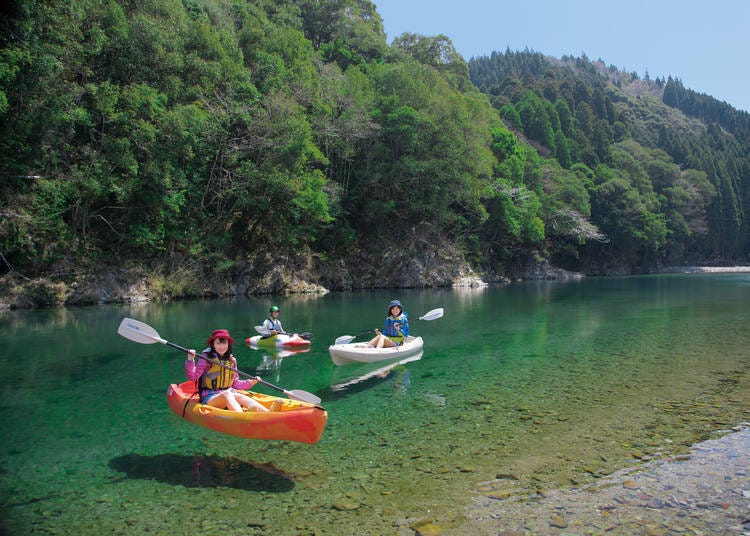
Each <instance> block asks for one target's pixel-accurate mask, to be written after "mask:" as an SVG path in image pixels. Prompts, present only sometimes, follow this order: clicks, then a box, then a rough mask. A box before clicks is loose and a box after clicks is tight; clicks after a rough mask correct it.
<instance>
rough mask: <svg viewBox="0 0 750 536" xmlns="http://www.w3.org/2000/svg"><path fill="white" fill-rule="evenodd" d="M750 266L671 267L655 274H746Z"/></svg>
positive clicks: (749, 270)
mask: <svg viewBox="0 0 750 536" xmlns="http://www.w3.org/2000/svg"><path fill="white" fill-rule="evenodd" d="M748 272H750V266H672V267H670V268H664V269H663V270H662V271H660V272H654V275H657V274H704V273H705V274H720V273H728V274H729V273H748Z"/></svg>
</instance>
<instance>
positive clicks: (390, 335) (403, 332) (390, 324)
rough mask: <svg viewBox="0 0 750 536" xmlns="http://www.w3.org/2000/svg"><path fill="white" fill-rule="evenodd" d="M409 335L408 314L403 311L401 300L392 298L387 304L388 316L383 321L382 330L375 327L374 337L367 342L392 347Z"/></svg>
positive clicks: (375, 345) (402, 341)
mask: <svg viewBox="0 0 750 536" xmlns="http://www.w3.org/2000/svg"><path fill="white" fill-rule="evenodd" d="M408 336H409V315H407V314H406V313H405V312H404V308H403V306H402V305H401V302H400V301H398V300H392V301H391V303H389V304H388V316H387V317H386V318H385V322H384V323H383V331H380V330H379V329H377V328H375V337H374V338H373V339H372V340H371V341H370V342H369V343H367V346H372V347H374V348H392V347H394V346H400V345H402V344H403V343H404V339H406V337H408Z"/></svg>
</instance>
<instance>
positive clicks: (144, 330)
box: [117, 318, 320, 404]
mask: <svg viewBox="0 0 750 536" xmlns="http://www.w3.org/2000/svg"><path fill="white" fill-rule="evenodd" d="M117 333H119V334H120V335H122V336H123V337H125V338H126V339H129V340H131V341H134V342H139V343H141V344H153V343H155V342H159V343H161V344H166V345H167V346H170V347H172V348H174V349H175V350H179V351H181V352H184V353H186V354H187V353H189V350H188V349H187V348H185V347H184V346H180V345H179V344H175V343H173V342H170V341H168V340H166V339H162V338H161V337H160V336H159V334H158V333H157V332H156V330H155V329H154V328H152V327H151V326H149V325H148V324H144V323H143V322H140V321H138V320H133V319H132V318H123V319H122V322H121V323H120V327H119V328H118V330H117ZM195 355H197V356H198V357H199V358H200V359H203V360H205V361H210V362H211V363H216V362H215V361H214V360H213V359H209V358H207V357H205V356H204V355H202V354H198V353H197V352H196V354H195ZM216 364H218V365H219V366H220V367H222V368H225V369H227V370H231V371H232V372H235V373H237V374H238V375H240V376H244V377H246V378H253V379H255V380H257V381H258V383H262V384H263V385H265V386H266V387H270V388H271V389H275V390H277V391H280V392H282V393H284V394H285V395H287V396H288V397H290V398H294V399H295V400H301V401H302V402H308V403H310V404H320V398H319V397H317V396H315V395H314V394H312V393H308V392H307V391H302V390H301V389H294V390H292V391H287V390H286V389H284V388H282V387H279V386H277V385H274V384H272V383H269V382H267V381H266V380H264V379H263V378H261V377H259V376H252V375H251V374H248V373H246V372H242V371H241V370H239V369H236V368H234V367H229V366H227V365H224V364H223V363H216Z"/></svg>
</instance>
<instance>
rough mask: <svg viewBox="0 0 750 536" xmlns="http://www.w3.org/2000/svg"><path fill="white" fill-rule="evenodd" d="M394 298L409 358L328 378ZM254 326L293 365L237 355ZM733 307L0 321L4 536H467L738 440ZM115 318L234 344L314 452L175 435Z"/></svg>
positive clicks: (262, 306)
mask: <svg viewBox="0 0 750 536" xmlns="http://www.w3.org/2000/svg"><path fill="white" fill-rule="evenodd" d="M393 298H399V299H400V300H401V301H402V302H403V303H404V305H405V309H406V311H407V312H408V313H409V315H410V318H411V319H412V320H411V329H412V333H414V334H419V335H421V336H422V337H423V338H424V340H425V348H424V354H423V357H422V358H421V359H419V360H417V361H413V362H410V363H405V364H402V365H399V366H397V367H395V368H393V369H392V370H390V371H387V372H384V373H381V374H376V375H370V374H369V373H370V372H372V371H371V370H365V369H360V368H358V367H356V366H352V367H336V366H335V365H334V364H333V363H332V362H331V359H330V357H329V356H328V352H327V346H328V345H329V344H331V343H332V342H333V340H334V339H336V337H339V336H341V335H346V334H348V335H354V334H356V333H358V332H361V331H364V330H367V329H371V328H374V327H379V326H380V324H381V323H382V319H383V317H384V316H385V314H386V307H387V303H388V302H389V301H390V300H391V299H393ZM271 304H276V305H279V306H280V308H281V320H282V321H283V322H284V326H285V328H286V329H287V330H294V331H298V332H303V331H309V332H311V333H313V336H314V337H313V344H312V348H311V350H310V351H309V352H305V353H299V354H293V355H286V356H285V355H278V354H273V353H268V352H265V351H259V350H253V349H251V348H248V347H247V346H246V345H245V344H244V342H243V340H244V339H245V338H246V337H249V336H251V335H255V332H254V330H253V326H254V325H257V324H259V323H260V322H261V321H262V320H263V318H264V316H265V312H266V311H267V310H268V307H269V306H270V305H271ZM749 305H750V274H747V273H737V274H723V273H722V274H664V275H653V276H639V277H608V278H589V279H584V280H581V281H571V282H549V281H544V282H525V283H514V284H511V285H508V286H498V287H488V288H484V289H439V290H403V291H393V290H391V291H367V292H348V293H331V294H327V295H325V296H319V297H284V298H272V297H264V298H247V299H246V298H242V299H233V300H214V301H190V302H176V303H168V304H140V305H127V306H114V305H107V306H96V307H85V308H66V309H50V310H34V311H10V312H3V313H0V345H1V347H2V348H3V351H2V360H3V367H2V372H1V373H0V374H2V385H3V396H2V399H1V400H0V407H1V408H2V412H3V419H2V425H0V426H1V427H2V428H1V429H0V431H1V432H2V434H3V436H4V448H3V450H2V454H0V459H1V460H2V464H1V465H0V467H2V470H1V472H0V516H1V517H0V523H1V524H0V534H6V533H7V534H14V535H15V534H29V533H32V532H34V533H45V534H102V533H110V534H195V533H196V532H201V533H206V534H216V533H220V532H223V533H224V534H243V535H248V534H249V535H252V534H274V535H287V534H289V535H297V534H331V535H338V534H362V535H376V534H377V535H380V534H413V533H414V530H415V528H418V527H420V526H421V527H424V526H426V525H427V524H428V523H430V524H434V525H435V526H437V527H440V528H441V529H442V530H443V532H444V533H446V534H449V533H451V531H453V532H454V533H456V534H458V533H461V532H464V531H465V532H466V533H470V531H471V529H470V528H467V519H468V518H467V515H469V514H468V512H469V509H470V508H472V507H474V506H475V505H476V503H477V500H478V498H479V499H482V498H486V497H488V496H489V497H491V498H495V499H500V500H502V499H503V497H505V495H504V494H525V495H531V494H534V493H547V492H549V491H550V490H557V489H564V488H568V487H570V486H587V485H591V484H592V483H596V482H598V481H600V480H602V479H606V478H607V477H608V476H610V475H612V474H613V473H615V472H617V471H621V470H624V469H627V468H629V467H632V466H633V465H635V464H639V463H644V462H648V461H651V460H656V459H659V458H662V457H667V456H675V455H680V454H685V453H688V452H689V451H690V448H691V446H694V445H696V444H698V443H700V442H702V441H706V440H709V439H712V438H717V437H721V435H722V434H725V433H726V431H727V430H728V429H729V428H731V427H733V426H736V425H737V424H739V423H741V422H743V421H747V420H748V413H747V409H748V398H747V393H748V389H749V388H750V378H749V376H748V374H749V373H748V371H750V366H748V365H750V354H749V353H748V348H750V329H748V326H749V325H750V306H749ZM438 307H443V308H444V311H445V314H444V316H443V317H442V318H440V319H437V320H433V321H426V320H423V321H420V320H418V317H419V316H421V315H423V314H424V313H426V312H427V311H429V310H432V309H435V308H438ZM124 317H131V318H135V319H138V320H140V321H142V322H145V323H147V324H149V325H150V326H152V327H153V328H154V329H156V330H157V331H158V332H159V334H160V335H161V337H163V338H164V339H167V340H169V341H171V342H174V343H176V344H179V345H181V346H186V347H192V348H197V349H202V348H203V345H204V343H205V339H206V337H207V336H208V335H209V333H210V331H211V330H212V329H214V328H227V329H229V331H230V332H231V333H232V335H233V337H234V338H235V339H236V342H235V345H234V351H235V355H237V357H238V361H239V367H240V369H241V370H243V371H245V372H248V373H251V374H255V373H258V374H261V375H262V376H263V377H264V379H266V380H267V381H269V382H271V383H274V384H276V385H279V386H281V387H284V388H286V389H302V390H306V391H309V392H312V393H315V394H316V395H317V396H319V397H321V398H322V405H324V406H325V407H326V409H327V410H328V412H329V420H328V425H327V428H326V430H325V432H324V434H323V437H322V439H321V441H320V442H319V443H317V444H315V445H306V444H298V443H284V442H263V441H250V440H243V439H239V438H234V437H231V436H224V435H221V434H217V433H215V432H211V431H209V430H206V429H203V428H201V427H198V426H196V425H193V424H191V423H189V422H187V421H185V420H183V419H181V418H179V417H178V416H177V415H175V414H173V413H172V412H171V410H170V409H169V408H168V406H167V404H166V399H165V392H166V389H167V386H168V385H169V384H170V383H174V382H178V381H182V380H183V379H184V370H183V363H184V358H183V356H182V355H181V354H180V353H179V352H177V351H175V350H173V349H171V348H169V347H167V346H164V345H161V344H153V345H142V344H137V343H135V342H132V341H129V340H126V339H124V338H123V337H120V336H119V335H117V327H118V325H119V324H120V321H121V320H122V318H124ZM365 338H366V337H365ZM358 378H364V379H362V380H361V381H357V380H358ZM259 390H261V391H264V392H268V393H270V394H276V393H275V391H272V390H268V388H260V389H259ZM498 483H500V484H498ZM501 485H502V486H505V488H503V489H499V488H498V486H501ZM493 494H495V496H494V497H493ZM469 517H470V515H469Z"/></svg>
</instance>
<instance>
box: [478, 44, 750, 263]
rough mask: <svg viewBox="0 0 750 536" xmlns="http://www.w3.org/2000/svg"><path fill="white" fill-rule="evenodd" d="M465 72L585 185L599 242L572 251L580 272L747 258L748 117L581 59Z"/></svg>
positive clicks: (487, 60) (518, 58)
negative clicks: (616, 266) (616, 262)
mask: <svg viewBox="0 0 750 536" xmlns="http://www.w3.org/2000/svg"><path fill="white" fill-rule="evenodd" d="M469 67H470V72H471V78H472V81H473V82H474V83H475V84H476V85H477V86H478V87H479V88H480V89H481V90H482V91H483V92H485V93H487V94H488V95H489V96H490V99H491V101H492V103H493V106H494V107H495V108H496V109H497V110H499V112H500V114H501V116H502V117H503V119H504V121H505V122H506V124H507V125H508V126H509V127H510V128H511V129H513V131H514V132H517V133H519V134H520V135H522V136H524V137H526V138H527V139H528V140H529V141H530V142H531V143H532V144H533V145H534V146H535V147H537V149H538V150H539V152H540V153H541V154H544V155H547V156H549V157H552V158H554V159H555V160H557V162H558V163H559V164H560V166H562V167H563V168H564V169H566V170H570V171H571V172H573V173H574V174H575V175H576V177H577V178H578V179H579V180H580V181H581V183H582V184H584V185H585V187H586V192H587V197H588V200H589V202H590V204H591V221H592V222H593V223H594V224H595V225H597V227H599V229H600V230H601V231H602V232H603V233H604V234H605V235H606V236H607V241H606V242H604V243H602V244H600V245H594V244H589V246H587V247H586V248H584V249H580V248H579V249H578V250H577V251H576V252H575V253H576V254H578V253H580V254H582V255H583V257H584V258H583V259H582V261H583V266H585V267H588V269H589V270H591V269H595V268H594V267H595V266H599V267H600V268H603V269H604V271H606V266H607V265H609V266H612V264H611V261H612V260H617V259H619V262H620V263H624V264H626V265H629V266H630V267H632V268H635V269H640V270H649V269H653V267H658V266H661V265H664V264H676V263H686V262H706V261H714V262H733V261H738V260H743V261H747V259H748V253H749V252H750V227H749V222H748V215H750V152H749V151H748V149H750V114H748V113H747V112H741V111H737V110H735V109H733V108H732V107H731V106H729V105H727V104H726V103H721V102H719V101H717V100H716V99H714V98H712V97H710V96H707V95H702V94H697V93H696V92H694V91H690V90H688V89H685V88H684V87H683V86H682V83H681V82H680V81H679V79H672V78H671V77H669V78H668V79H667V80H661V79H658V78H657V79H656V80H653V81H652V80H649V79H644V80H642V79H640V78H639V77H638V76H637V74H635V73H624V72H621V71H618V70H617V69H616V68H615V67H613V66H610V67H605V65H604V64H603V63H602V62H601V61H597V62H591V61H589V60H588V59H587V58H585V57H584V58H571V57H564V58H562V59H561V60H556V59H553V58H547V57H545V56H543V55H542V54H539V53H534V52H529V51H524V52H512V51H506V52H505V53H493V54H492V55H490V56H488V57H481V58H474V59H472V60H471V61H470V62H469ZM592 246H593V247H592ZM568 262H573V263H574V261H573V260H572V259H569V261H568Z"/></svg>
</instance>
